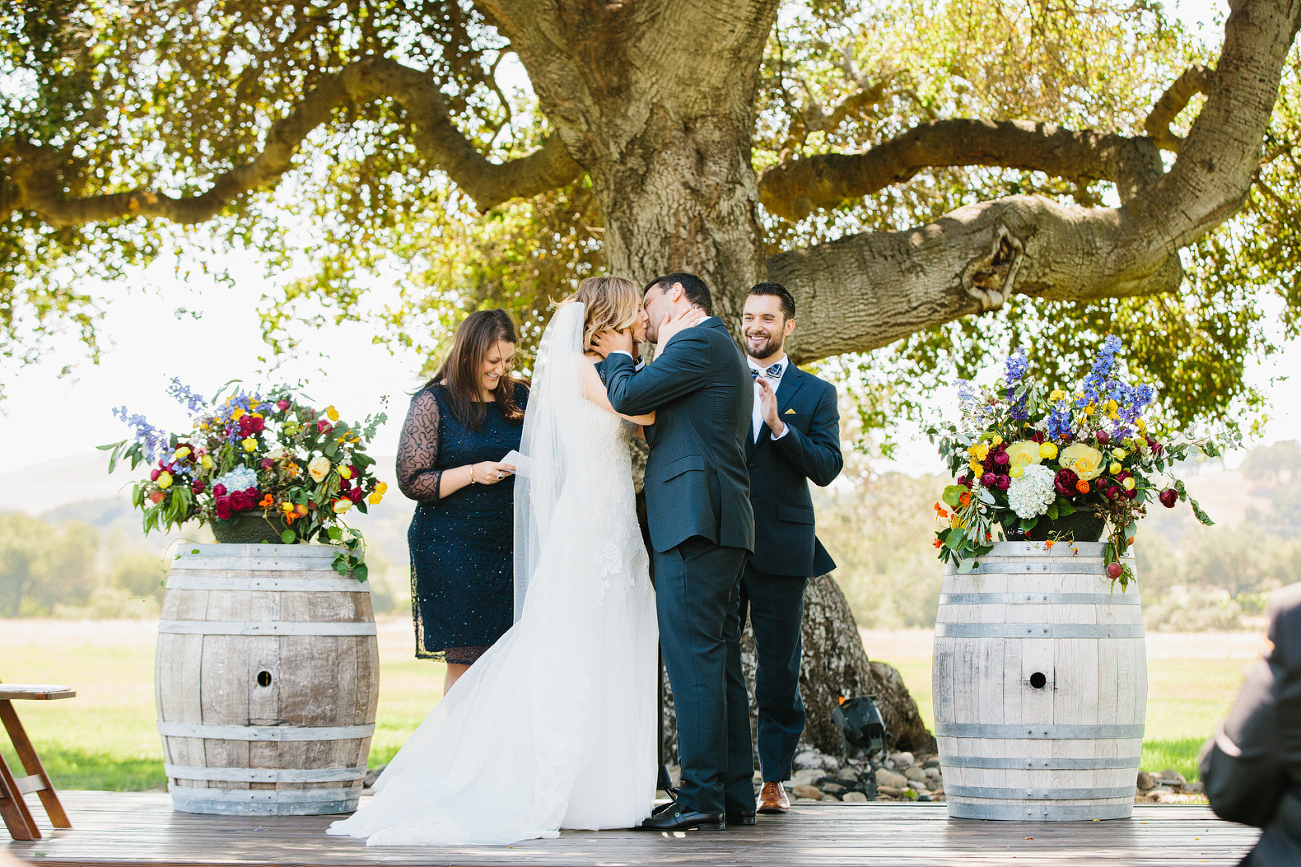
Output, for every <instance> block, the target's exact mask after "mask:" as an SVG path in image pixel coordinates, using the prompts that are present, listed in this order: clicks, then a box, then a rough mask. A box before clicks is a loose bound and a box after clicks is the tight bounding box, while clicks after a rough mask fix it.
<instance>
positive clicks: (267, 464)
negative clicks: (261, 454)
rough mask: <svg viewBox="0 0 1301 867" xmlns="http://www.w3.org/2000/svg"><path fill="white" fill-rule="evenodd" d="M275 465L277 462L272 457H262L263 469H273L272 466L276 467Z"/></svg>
mask: <svg viewBox="0 0 1301 867" xmlns="http://www.w3.org/2000/svg"><path fill="white" fill-rule="evenodd" d="M274 466H275V462H274V461H272V460H271V459H270V458H263V459H262V469H264V470H270V469H271V468H272V467H274Z"/></svg>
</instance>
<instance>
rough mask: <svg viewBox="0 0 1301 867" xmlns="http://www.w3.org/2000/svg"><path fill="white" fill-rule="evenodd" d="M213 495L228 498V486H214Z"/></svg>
mask: <svg viewBox="0 0 1301 867" xmlns="http://www.w3.org/2000/svg"><path fill="white" fill-rule="evenodd" d="M212 495H213V496H214V497H224V496H226V486H225V485H213V486H212Z"/></svg>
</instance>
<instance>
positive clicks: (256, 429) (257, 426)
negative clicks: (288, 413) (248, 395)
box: [249, 415, 267, 433]
mask: <svg viewBox="0 0 1301 867" xmlns="http://www.w3.org/2000/svg"><path fill="white" fill-rule="evenodd" d="M249 427H251V428H253V433H261V432H262V431H264V430H266V427H267V423H266V422H265V421H263V420H262V417H261V416H258V415H255V416H253V417H252V421H250V422H249Z"/></svg>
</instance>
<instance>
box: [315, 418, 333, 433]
mask: <svg viewBox="0 0 1301 867" xmlns="http://www.w3.org/2000/svg"><path fill="white" fill-rule="evenodd" d="M316 429H317V430H318V431H320V432H321V433H329V432H330V431H332V430H334V425H332V424H330V423H329V421H327V420H326V419H321V420H320V421H318V422H317V423H316Z"/></svg>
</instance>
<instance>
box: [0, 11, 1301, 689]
mask: <svg viewBox="0 0 1301 867" xmlns="http://www.w3.org/2000/svg"><path fill="white" fill-rule="evenodd" d="M1299 23H1301V3H1299V2H1297V0H1233V2H1232V3H1231V11H1230V13H1229V15H1228V17H1227V20H1226V21H1225V22H1224V28H1223V44H1222V46H1220V48H1219V51H1218V56H1215V52H1213V51H1205V50H1202V49H1201V48H1199V47H1198V46H1197V44H1196V43H1195V42H1194V41H1193V40H1191V39H1190V38H1189V37H1188V35H1187V34H1186V33H1184V32H1183V31H1182V30H1181V29H1180V28H1179V26H1178V25H1177V24H1175V23H1174V22H1172V21H1171V20H1170V19H1168V18H1167V17H1166V16H1165V14H1164V12H1163V11H1162V9H1161V7H1160V5H1159V4H1157V3H1154V2H1149V0H1132V2H1118V3H1106V2H1101V0H1068V2H1065V3H1048V2H1045V0H1022V2H1019V3H1013V4H1004V3H996V2H986V0H967V2H956V0H954V2H942V0H911V2H901V3H889V4H886V3H881V4H871V3H869V2H867V0H862V2H856V0H803V2H801V3H793V2H791V3H786V4H783V3H782V2H781V0H474V2H471V0H280V2H274V3H256V2H251V0H175V2H158V0H97V2H80V0H44V2H29V3H16V2H13V0H3V2H0V33H7V34H10V35H9V36H8V37H7V38H6V39H5V42H4V48H5V53H4V55H3V58H2V59H0V64H2V65H0V88H2V89H3V102H2V103H0V104H3V106H4V108H3V111H4V115H3V116H0V351H2V352H3V353H4V354H5V355H7V356H10V357H12V358H19V359H24V358H30V357H33V356H34V355H35V354H37V353H39V351H40V348H41V345H42V343H41V341H42V336H43V334H44V333H45V332H47V331H49V330H51V329H53V328H55V327H59V326H61V325H62V324H65V323H67V322H69V321H71V322H74V323H77V324H78V325H79V326H80V327H81V328H82V330H83V332H84V333H85V335H86V337H87V339H88V340H91V341H93V332H94V311H95V305H96V303H97V299H96V297H95V296H94V295H93V294H92V293H90V292H89V291H88V290H87V289H86V287H85V284H84V283H83V282H81V281H80V279H79V278H81V277H84V276H86V275H92V276H115V275H120V274H122V273H124V269H125V268H127V267H128V266H129V265H132V264H136V263H139V262H142V261H147V260H148V259H150V258H151V257H153V256H155V255H157V254H158V253H159V252H161V251H165V250H169V249H176V248H178V247H179V248H186V249H190V250H191V252H193V248H194V247H196V246H202V245H205V244H206V245H209V246H210V247H211V248H212V249H213V250H215V251H216V252H215V253H213V254H212V255H210V256H209V258H210V259H212V260H216V259H219V258H220V257H221V255H222V251H229V250H230V249H232V248H233V247H235V248H244V249H251V250H255V251H258V252H259V254H260V255H261V256H263V257H264V259H265V260H266V261H267V262H269V263H270V265H271V267H272V268H273V269H274V268H290V267H292V268H294V269H297V271H296V273H299V274H300V276H299V278H298V279H296V280H294V281H290V282H285V283H284V284H283V286H282V291H281V294H280V295H279V296H277V297H273V298H270V299H268V305H269V306H268V308H267V309H266V310H265V311H264V313H265V321H266V323H267V326H266V327H267V332H268V337H269V338H270V339H272V340H273V342H277V345H278V347H283V345H284V341H286V340H289V339H291V337H292V331H293V328H294V327H296V323H298V322H300V321H301V320H303V319H305V318H307V316H306V313H305V311H306V310H308V309H309V308H312V304H316V303H321V304H324V309H325V310H326V311H327V312H329V313H331V314H333V315H335V316H357V315H361V313H360V312H359V311H362V310H363V308H364V307H365V303H364V294H365V290H366V288H367V287H368V286H371V285H374V281H375V279H376V278H375V275H376V274H386V275H388V276H389V277H390V278H391V279H392V280H393V281H394V282H396V283H397V284H398V285H399V286H400V287H401V289H402V295H401V297H400V300H399V302H398V303H396V304H394V305H391V306H390V307H388V308H385V309H380V310H371V311H370V315H372V317H373V320H374V321H375V322H377V324H379V325H380V326H382V327H384V328H387V329H391V331H392V338H393V339H395V340H407V341H416V342H418V341H419V340H420V338H419V328H418V326H419V325H420V324H421V323H425V322H428V321H429V319H430V318H433V319H435V320H439V319H441V320H444V321H445V320H446V319H447V318H448V317H449V316H450V315H454V311H455V308H456V307H457V305H465V304H467V303H468V304H475V303H481V302H483V301H485V300H488V301H498V302H500V301H506V302H509V303H511V304H512V306H514V307H516V308H517V309H518V310H520V312H521V313H522V314H523V315H524V318H525V320H526V324H528V325H529V326H530V329H531V331H532V333H536V328H537V325H538V324H539V323H540V322H541V320H542V319H543V318H544V317H545V313H546V306H547V302H548V300H549V299H550V298H553V297H555V296H556V295H558V294H561V293H563V292H564V287H565V285H566V284H567V282H568V281H569V280H570V279H571V278H572V277H574V276H581V275H582V274H584V273H587V272H590V271H591V270H593V269H598V268H605V269H608V270H610V271H612V272H615V273H621V274H626V275H628V276H630V277H632V278H634V279H637V280H645V279H647V278H649V277H651V276H653V275H655V274H657V273H663V272H667V271H671V270H678V269H688V270H692V271H695V272H697V273H700V274H701V275H703V276H704V277H705V278H706V280H707V281H708V282H709V284H710V285H711V286H712V287H713V289H714V291H715V295H716V299H717V307H718V309H719V312H720V313H721V315H723V316H724V317H725V318H726V319H727V320H728V321H729V322H731V323H733V324H735V323H736V321H737V319H738V317H739V313H740V309H741V306H742V303H743V297H744V294H745V291H746V290H747V288H748V287H749V286H750V285H752V284H753V283H755V282H757V281H759V280H762V279H772V280H777V281H780V282H782V283H784V284H786V285H787V286H788V287H789V288H790V289H791V290H792V292H793V293H794V295H795V297H796V300H797V304H798V306H799V317H798V318H799V327H798V329H797V331H796V334H795V338H794V340H793V342H792V344H791V345H790V351H791V355H792V356H793V357H794V358H795V359H796V360H797V361H799V362H812V361H816V360H819V359H828V358H835V357H838V356H839V357H842V358H843V357H845V356H846V355H847V354H848V355H850V356H853V355H855V354H862V353H870V352H872V351H874V350H880V349H881V348H883V347H888V346H892V345H893V346H894V347H895V348H896V358H895V361H896V364H897V365H898V368H897V369H898V370H901V371H903V374H902V376H903V377H904V378H905V379H906V380H907V382H906V383H905V384H906V385H915V384H916V383H918V382H922V383H923V384H924V382H926V381H931V382H933V381H934V379H931V380H926V377H925V376H924V374H933V373H934V372H935V371H936V370H938V369H940V365H941V363H949V362H954V363H956V364H957V366H958V367H959V368H960V369H963V370H969V369H970V368H972V367H973V366H974V365H975V364H976V363H978V361H979V360H980V357H981V354H982V353H983V352H985V351H986V350H989V349H991V348H998V347H1000V346H1005V345H1006V344H1007V342H1008V341H1009V340H1016V341H1018V342H1021V343H1024V344H1027V345H1029V346H1030V347H1031V348H1032V351H1033V354H1034V355H1035V356H1036V357H1037V358H1038V359H1039V360H1040V361H1041V362H1043V363H1044V364H1045V365H1046V366H1047V367H1048V368H1049V369H1053V368H1056V367H1067V368H1069V367H1071V366H1073V365H1078V364H1079V363H1080V362H1081V361H1082V359H1083V357H1084V356H1086V355H1087V354H1088V353H1089V351H1090V346H1089V343H1090V342H1091V341H1094V340H1096V339H1097V337H1098V336H1099V335H1100V334H1101V333H1103V332H1106V331H1116V330H1121V331H1124V332H1125V333H1126V335H1127V336H1128V337H1129V338H1130V342H1131V347H1130V360H1131V366H1132V368H1133V369H1134V370H1135V371H1136V372H1137V373H1138V374H1139V375H1141V376H1144V377H1145V378H1148V379H1150V380H1153V381H1155V382H1157V383H1158V384H1160V385H1162V386H1164V389H1165V394H1166V401H1167V407H1168V408H1169V409H1171V411H1172V412H1173V414H1174V416H1175V417H1176V418H1177V419H1179V420H1181V421H1189V420H1192V419H1194V418H1197V417H1204V416H1207V415H1221V416H1223V415H1225V414H1226V413H1227V412H1229V409H1230V407H1231V405H1232V404H1233V402H1234V400H1235V399H1241V400H1239V404H1241V403H1243V402H1244V401H1245V403H1246V404H1248V405H1250V404H1251V402H1252V400H1253V399H1256V400H1258V398H1259V396H1258V395H1255V396H1254V397H1253V395H1252V393H1251V392H1250V390H1249V389H1247V388H1246V386H1245V385H1244V380H1243V372H1244V368H1245V364H1246V361H1247V359H1248V358H1249V357H1250V356H1251V355H1252V354H1253V353H1258V352H1260V351H1262V350H1263V351H1268V350H1269V349H1270V347H1271V345H1272V344H1271V341H1272V340H1273V339H1275V338H1274V337H1271V336H1269V334H1268V333H1267V330H1266V324H1267V320H1268V319H1269V315H1267V314H1269V311H1267V310H1265V309H1264V308H1262V306H1261V303H1260V301H1261V297H1262V296H1261V295H1260V293H1259V291H1258V290H1260V289H1261V288H1262V287H1263V288H1264V289H1265V290H1266V292H1274V293H1275V294H1277V295H1278V296H1280V297H1281V299H1282V305H1281V307H1278V308H1277V309H1278V310H1281V311H1282V321H1283V323H1284V325H1285V326H1286V327H1288V328H1292V327H1293V326H1294V325H1295V320H1294V313H1295V311H1297V310H1298V309H1301V302H1299V295H1301V293H1299V292H1298V288H1297V285H1298V284H1297V280H1296V263H1297V262H1298V261H1301V256H1298V254H1297V251H1298V243H1297V238H1296V235H1297V224H1298V221H1297V219H1296V217H1297V214H1296V211H1295V206H1294V205H1293V204H1292V202H1294V201H1296V199H1295V198H1293V194H1294V193H1296V191H1297V183H1296V177H1297V173H1296V172H1295V168H1296V162H1295V154H1294V145H1293V136H1292V133H1293V131H1294V130H1295V129H1296V128H1297V127H1298V125H1301V124H1299V123H1298V120H1299V118H1298V115H1299V114H1301V112H1298V111H1297V110H1296V106H1295V103H1294V102H1293V97H1294V96H1295V94H1296V92H1297V87H1296V85H1297V68H1296V67H1297V64H1296V60H1295V55H1294V54H1293V55H1292V57H1293V60H1292V62H1291V63H1289V55H1290V53H1291V49H1292V45H1293V40H1294V38H1295V36H1296V33H1297V29H1298V25H1299ZM1281 80H1282V81H1284V82H1285V85H1286V86H1285V88H1284V96H1285V99H1284V101H1283V103H1282V104H1281V106H1280V110H1279V112H1278V114H1277V115H1276V116H1275V115H1274V113H1275V104H1276V100H1278V98H1279V94H1280V81H1281ZM1272 116H1273V120H1271V118H1272ZM1190 117H1191V118H1192V119H1191V123H1188V120H1189V118H1190ZM1271 124H1272V126H1271ZM1244 207H1245V210H1244ZM1230 220H1232V221H1233V223H1232V226H1231V227H1230V228H1229V229H1227V230H1220V231H1218V232H1217V231H1216V230H1217V227H1220V226H1221V225H1222V224H1224V223H1225V222H1226V221H1230ZM205 223H207V224H209V225H212V226H216V227H217V228H218V230H219V231H218V232H215V233H209V234H203V233H201V232H199V231H198V230H196V229H195V228H193V227H195V226H197V225H199V224H205ZM1181 251H1183V252H1182V255H1183V256H1184V257H1186V258H1185V259H1181ZM395 268H396V269H397V270H396V271H395V270H394V269H395ZM403 269H405V271H404V270H403ZM304 272H305V273H306V274H307V276H305V277H304V276H301V274H302V273H304ZM449 311H451V312H449ZM982 314H993V315H992V316H991V315H982ZM320 321H328V317H327V318H325V319H321V320H320ZM860 357H861V356H860ZM871 367H872V365H871V364H869V365H867V366H866V367H864V366H862V365H860V368H859V371H858V374H859V382H860V384H862V383H863V382H867V384H869V385H870V384H871V377H872V373H873V371H872V370H871ZM864 377H866V378H865V379H864ZM878 384H880V383H879V381H878ZM886 387H887V388H889V387H891V385H890V384H887V385H886ZM864 663H865V660H864ZM860 667H861V666H860Z"/></svg>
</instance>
